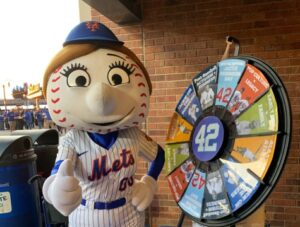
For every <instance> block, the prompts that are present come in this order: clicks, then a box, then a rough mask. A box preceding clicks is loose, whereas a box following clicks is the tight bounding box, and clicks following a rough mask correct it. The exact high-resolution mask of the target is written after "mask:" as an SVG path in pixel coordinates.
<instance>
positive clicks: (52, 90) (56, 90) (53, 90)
mask: <svg viewBox="0 0 300 227" xmlns="http://www.w3.org/2000/svg"><path fill="white" fill-rule="evenodd" d="M59 89H60V87H57V88H51V92H52V93H56V92H58V91H59Z"/></svg>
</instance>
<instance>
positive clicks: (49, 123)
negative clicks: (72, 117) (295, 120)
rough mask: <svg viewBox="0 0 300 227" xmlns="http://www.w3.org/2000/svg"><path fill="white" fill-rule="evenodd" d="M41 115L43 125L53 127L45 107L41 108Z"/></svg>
mask: <svg viewBox="0 0 300 227" xmlns="http://www.w3.org/2000/svg"><path fill="white" fill-rule="evenodd" d="M43 116H44V127H45V128H53V122H52V118H51V116H50V113H49V110H48V109H47V108H46V107H45V108H44V110H43Z"/></svg>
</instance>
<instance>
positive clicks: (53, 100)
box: [51, 98, 60, 104]
mask: <svg viewBox="0 0 300 227" xmlns="http://www.w3.org/2000/svg"><path fill="white" fill-rule="evenodd" d="M59 100H60V98H57V99H51V102H52V103H54V104H55V103H57V102H58V101H59Z"/></svg>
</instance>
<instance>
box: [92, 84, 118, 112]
mask: <svg viewBox="0 0 300 227" xmlns="http://www.w3.org/2000/svg"><path fill="white" fill-rule="evenodd" d="M113 90H114V89H113V88H112V87H110V86H109V85H107V84H105V83H97V84H95V85H93V86H91V87H90V89H89V92H88V93H87V96H86V102H87V106H88V108H89V109H90V110H91V111H92V112H94V113H95V114H99V115H103V116H107V115H109V114H111V113H112V112H113V111H114V109H115V107H116V99H115V97H114V91H113Z"/></svg>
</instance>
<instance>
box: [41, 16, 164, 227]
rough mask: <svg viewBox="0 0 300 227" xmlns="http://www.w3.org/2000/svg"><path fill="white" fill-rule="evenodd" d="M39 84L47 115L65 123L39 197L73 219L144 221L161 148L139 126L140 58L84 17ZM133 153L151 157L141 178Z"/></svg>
mask: <svg viewBox="0 0 300 227" xmlns="http://www.w3.org/2000/svg"><path fill="white" fill-rule="evenodd" d="M43 86H44V88H45V95H46V97H47V103H48V107H49V111H50V114H51V116H52V119H53V121H54V122H55V123H56V124H57V125H59V126H62V127H66V128H69V129H70V130H69V131H68V132H67V134H66V135H65V136H64V137H62V138H61V141H60V144H59V147H58V154H57V158H56V162H55V166H54V167H53V170H52V173H51V176H50V177H49V178H47V180H46V181H45V183H44V186H43V194H44V197H45V199H46V200H47V201H48V202H49V203H51V204H53V205H54V207H55V208H56V209H57V210H58V211H59V212H61V213H62V214H63V215H65V216H69V226H71V227H100V226H101V227H120V226H128V227H141V226H144V220H145V217H144V212H143V211H144V210H145V209H146V208H147V207H148V206H149V205H150V203H151V201H152V200H153V196H154V193H155V191H156V190H157V182H156V181H157V178H158V176H159V174H160V172H161V170H162V168H163V165H164V151H163V150H162V148H161V147H160V146H159V145H158V144H157V143H155V142H154V141H153V140H152V139H151V138H149V137H148V136H147V135H146V134H144V133H143V132H142V131H141V130H140V129H139V128H138V125H140V124H141V123H142V122H143V121H144V120H145V118H146V116H147V113H148V108H149V96H150V94H151V82H150V79H149V75H148V73H147V71H146V69H145V67H144V66H143V64H142V63H141V62H140V60H139V59H138V58H137V57H136V55H135V54H134V53H133V52H132V51H130V50H129V49H128V48H126V47H125V46H124V45H123V42H121V41H119V40H118V39H117V37H116V36H115V35H114V34H113V33H112V31H111V30H109V29H108V28H107V27H106V26H105V25H103V24H102V23H99V22H96V21H88V22H83V23H80V24H79V25H77V26H76V27H75V28H73V30H72V31H71V32H70V33H69V35H68V36H67V39H66V41H65V43H64V44H63V48H62V50H61V51H60V52H59V53H58V54H57V55H56V56H55V57H54V58H53V59H52V61H51V62H50V64H49V66H48V68H47V69H46V72H45V75H44V85H43ZM138 157H143V158H145V159H146V160H147V161H149V162H150V168H149V170H148V173H147V174H146V175H145V176H143V177H142V178H141V180H139V181H138V180H136V179H134V176H135V172H136V168H137V160H138Z"/></svg>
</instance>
